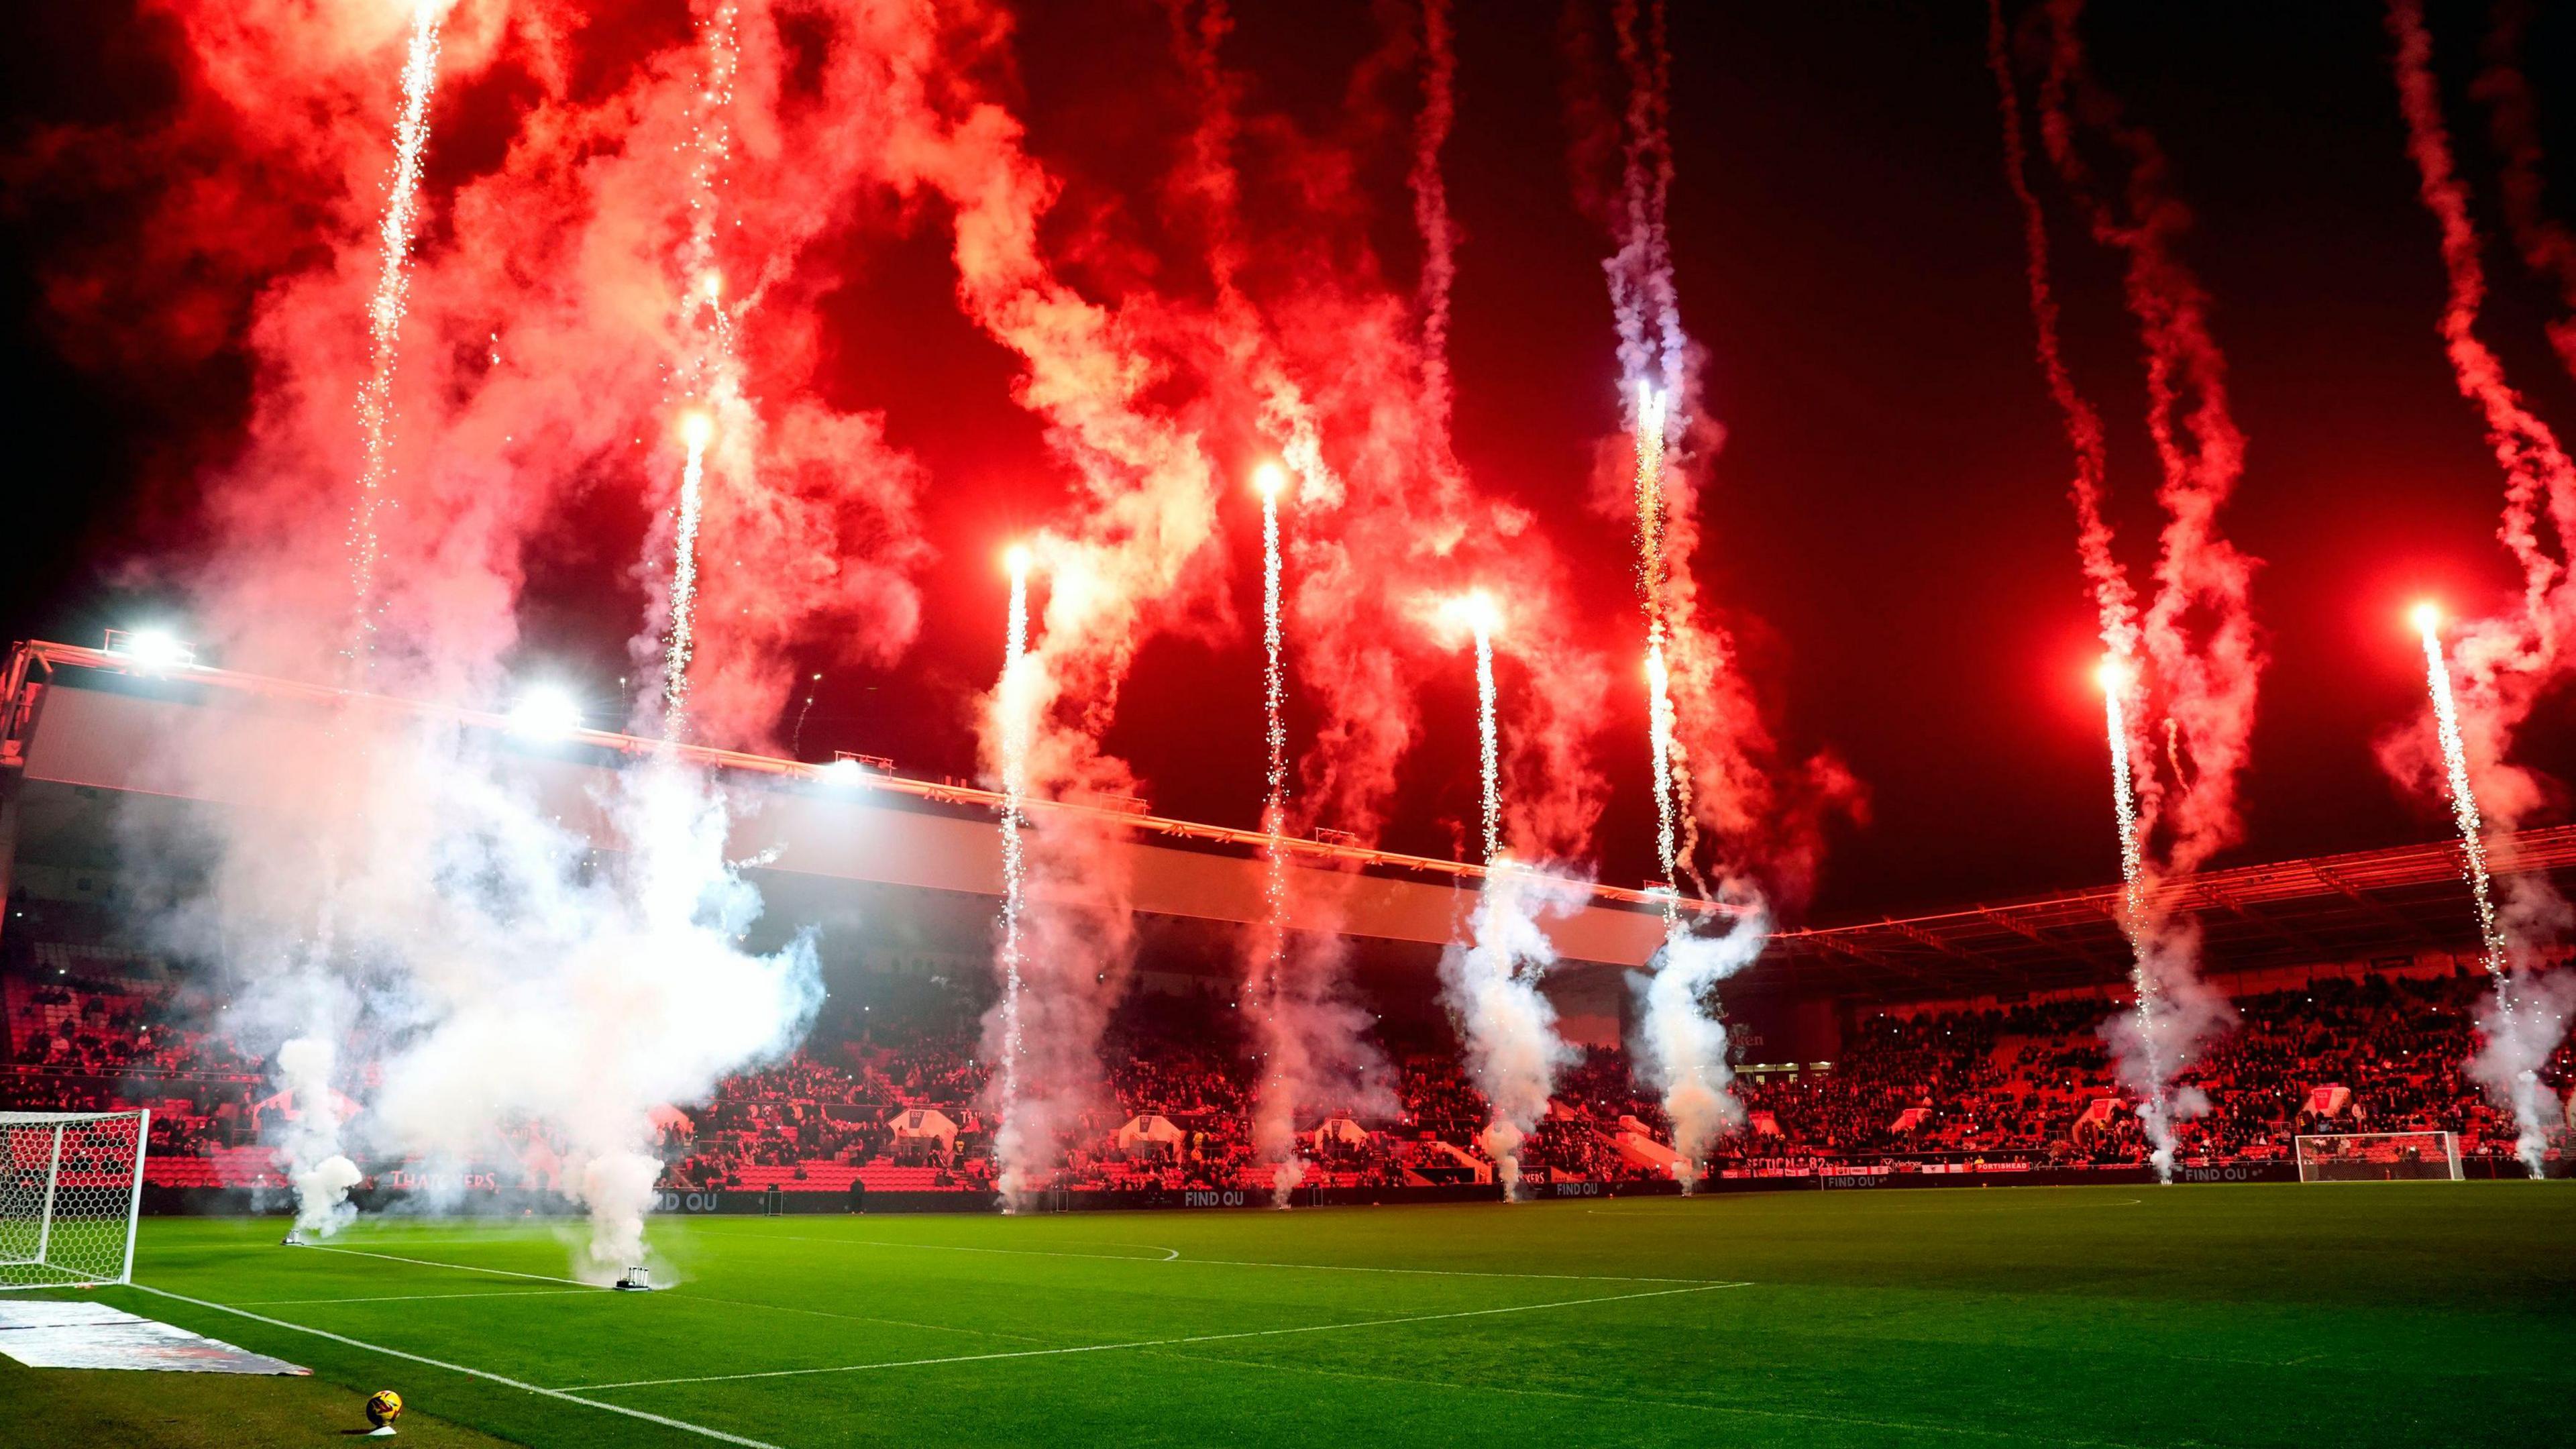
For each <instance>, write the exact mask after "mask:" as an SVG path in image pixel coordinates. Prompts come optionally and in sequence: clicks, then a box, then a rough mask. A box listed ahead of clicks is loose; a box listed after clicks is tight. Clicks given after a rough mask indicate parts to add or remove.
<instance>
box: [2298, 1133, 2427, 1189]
mask: <svg viewBox="0 0 2576 1449" xmlns="http://www.w3.org/2000/svg"><path fill="white" fill-rule="evenodd" d="M2298 1147H2299V1181H2301V1182H2408V1181H2413V1180H2415V1179H2419V1178H2434V1179H2444V1178H2447V1179H2449V1180H2451V1181H2454V1182H2456V1181H2458V1180H2459V1177H2460V1142H2459V1139H2458V1138H2457V1137H2454V1136H2453V1135H2452V1134H2450V1133H2448V1132H2351V1133H2344V1134H2341V1135H2337V1136H2321V1137H2302V1138H2300V1139H2299V1142H2298Z"/></svg>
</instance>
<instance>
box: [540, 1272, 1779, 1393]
mask: <svg viewBox="0 0 2576 1449" xmlns="http://www.w3.org/2000/svg"><path fill="white" fill-rule="evenodd" d="M1752 1286H1753V1285H1752V1284H1750V1283H1701V1284H1697V1285H1694V1286H1692V1287H1688V1288H1657V1289H1653V1290H1650V1291H1648V1292H1644V1293H1612V1294H1608V1295H1606V1296H1603V1297H1599V1298H1567V1299H1563V1300H1561V1301H1558V1302H1555V1303H1516V1304H1513V1305H1511V1306H1510V1307H1506V1308H1470V1309H1465V1310H1462V1311H1459V1312H1455V1313H1414V1314H1408V1315H1405V1316H1404V1317H1401V1318H1363V1319H1359V1320H1357V1321H1355V1322H1351V1323H1310V1324H1306V1325H1303V1326H1301V1327H1297V1328H1255V1329H1248V1330H1245V1331H1243V1332H1239V1333H1199V1334H1192V1335H1190V1336H1189V1337H1186V1338H1146V1339H1137V1340H1134V1341H1131V1342H1126V1343H1085V1344H1076V1345H1074V1346H1072V1347H1069V1348H1023V1349H1014V1350H1010V1351H1008V1352H1004V1353H962V1354H954V1355H951V1356H949V1357H945V1358H912V1359H892V1360H885V1361H881V1362H877V1363H852V1364H837V1365H834V1366H832V1367H830V1368H801V1369H763V1370H760V1371H758V1372H755V1373H740V1374H701V1375H697V1376H695V1377H691V1378H677V1379H628V1380H625V1381H623V1382H621V1383H613V1384H575V1385H573V1386H572V1387H573V1389H576V1390H579V1391H581V1392H583V1393H603V1392H606V1391H607V1390H610V1389H652V1388H664V1387H668V1386H671V1385H674V1384H717V1383H733V1382H737V1381H739V1380H743V1379H793V1378H807V1377H811V1376H813V1375H815V1374H854V1373H865V1372H868V1371H869V1370H872V1369H898V1368H930V1367H935V1366H937V1365H940V1364H952V1363H990V1362H993V1361H995V1360H998V1359H1015V1358H1055V1357H1060V1356H1063V1355H1066V1354H1076V1353H1116V1352H1119V1351H1121V1350H1125V1349H1137V1348H1171V1347H1173V1346H1175V1345H1179V1344H1185V1343H1226V1342H1231V1341H1233V1340H1236V1339H1244V1338H1284V1337H1287V1336H1289V1335H1292V1334H1300V1333H1337V1332H1340V1331H1342V1330H1345V1329H1353V1328H1391V1327H1394V1326H1396V1325H1399V1324H1406V1323H1440V1322H1445V1321H1448V1320H1450V1319H1458V1318H1492V1317H1494V1316H1496V1315H1498V1314H1504V1313H1539V1312H1544V1311H1545V1310H1547V1309H1551V1308H1580V1307H1583V1306H1584V1305H1586V1304H1590V1303H1628V1302H1633V1301H1635V1300H1637V1299H1640V1298H1670V1297H1672V1296H1673V1295H1675V1294H1678V1293H1706V1292H1709V1291H1711V1290H1713V1289H1718V1288H1750V1287H1752Z"/></svg>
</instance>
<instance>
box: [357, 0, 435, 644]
mask: <svg viewBox="0 0 2576 1449" xmlns="http://www.w3.org/2000/svg"><path fill="white" fill-rule="evenodd" d="M449 3H451V0H413V4H412V20H411V42H410V44H409V46H408V47H407V48H406V50H405V51H404V56H403V73H402V89H403V101H402V111H401V113H400V115H399V117H398V118H397V119H396V120H395V122H394V170H393V178H392V180H391V181H390V182H389V183H388V185H387V187H386V193H385V210H384V217H383V219H382V220H381V221H380V222H379V223H378V224H377V229H376V230H377V236H378V239H379V241H380V243H381V252H380V254H379V258H378V268H377V273H376V290H375V294H374V295H373V296H372V297H371V298H370V299H369V300H368V303H367V352H368V358H367V361H368V369H367V376H366V380H365V381H364V382H362V383H360V384H359V386H358V426H359V429H360V434H361V441H362V442H363V444H364V448H365V461H364V463H363V464H362V465H361V468H360V471H359V474H358V501H357V506H356V508H355V509H353V510H352V512H351V517H350V538H349V553H350V566H349V575H350V577H349V591H350V597H351V599H352V600H353V605H352V607H353V609H354V612H355V617H354V620H353V629H352V633H351V636H350V640H349V645H348V655H349V658H350V661H351V662H352V663H353V664H354V665H355V666H356V668H357V670H358V672H359V674H360V675H361V676H362V677H363V676H364V674H365V673H366V671H367V670H368V668H369V667H370V666H371V665H372V663H373V662H374V658H375V649H376V627H377V626H376V607H377V606H376V569H377V566H378V564H379V563H380V562H381V556H382V551H383V547H384V544H383V540H382V539H381V537H380V536H379V534H378V532H377V527H376V515H377V513H378V511H379V510H380V509H382V508H383V507H384V494H385V489H386V487H387V485H389V484H390V483H391V482H392V481H393V457H392V447H393V429H394V370H395V368H396V366H397V364H398V363H399V362H400V361H401V357H402V320H403V308H404V304H405V301H406V299H407V297H408V295H409V292H410V286H411V243H412V223H413V221H414V220H415V219H416V217H417V215H418V213H419V209H420V169H421V157H422V154H423V153H424V152H425V151H427V150H428V148H429V98H430V93H431V92H432V91H433V90H435V89H436V88H437V85H438V26H439V21H440V20H441V19H442V18H443V17H444V16H445V15H446V13H447V6H448V4H449Z"/></svg>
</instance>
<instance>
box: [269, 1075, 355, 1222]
mask: <svg viewBox="0 0 2576 1449" xmlns="http://www.w3.org/2000/svg"><path fill="white" fill-rule="evenodd" d="M338 1062H339V1052H338V1051H337V1050H335V1049H334V1048H333V1047H332V1045H331V1043H330V1042H329V1041H327V1040H325V1039H323V1038H321V1037H310V1036H299V1037H297V1038H295V1039H294V1040H293V1041H290V1042H288V1043H286V1044H285V1045H284V1046H281V1047H279V1048H278V1049H277V1083H278V1085H279V1086H280V1087H282V1088H284V1089H285V1090H286V1091H287V1092H288V1093H289V1094H290V1096H291V1098H292V1103H293V1105H292V1111H293V1112H294V1114H295V1115H294V1117H293V1119H292V1120H291V1121H289V1122H288V1123H287V1125H286V1128H285V1130H284V1131H283V1132H282V1133H281V1134H279V1143H278V1146H279V1148H280V1150H282V1151H283V1152H284V1153H285V1154H286V1178H287V1181H289V1182H291V1183H293V1184H294V1185H295V1228H296V1231H297V1232H300V1233H312V1234H314V1235H316V1236H318V1237H325V1238H327V1237H329V1236H331V1235H332V1234H333V1233H336V1232H338V1231H340V1230H341V1229H342V1228H344V1227H347V1226H348V1225H349V1223H350V1221H351V1220H352V1219H354V1218H356V1217H357V1215H358V1210H357V1209H356V1208H355V1207H352V1206H350V1204H349V1189H351V1188H353V1187H356V1186H357V1185H358V1183H359V1182H360V1181H361V1180H363V1178H364V1177H365V1174H364V1173H361V1172H360V1171H358V1167H357V1164H356V1163H353V1162H351V1161H350V1160H349V1159H348V1156H347V1155H346V1154H345V1153H343V1152H342V1151H341V1150H340V1098H339V1095H338V1090H337V1088H336V1087H335V1086H334V1085H333V1082H332V1077H333V1075H334V1069H335V1068H336V1067H337V1065H338Z"/></svg>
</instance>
